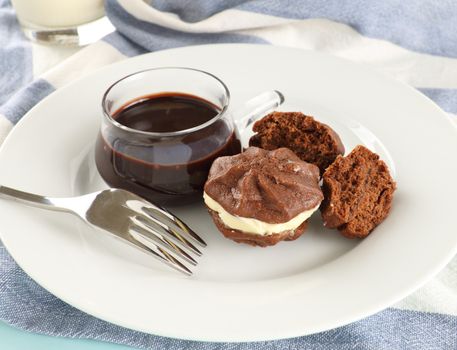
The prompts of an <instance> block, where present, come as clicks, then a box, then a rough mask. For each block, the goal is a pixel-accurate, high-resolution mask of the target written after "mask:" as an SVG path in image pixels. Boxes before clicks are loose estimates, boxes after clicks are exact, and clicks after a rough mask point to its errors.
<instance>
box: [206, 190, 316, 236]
mask: <svg viewBox="0 0 457 350" xmlns="http://www.w3.org/2000/svg"><path fill="white" fill-rule="evenodd" d="M203 199H204V201H205V204H206V205H207V206H208V208H210V209H211V210H214V211H215V212H217V213H218V214H219V217H220V218H221V220H222V222H223V223H224V224H225V226H227V227H230V228H231V229H234V230H239V231H243V232H246V233H252V234H256V235H261V236H268V235H272V234H274V233H279V232H283V231H290V230H295V229H296V228H297V227H298V226H300V225H301V224H302V223H303V222H304V221H306V220H307V219H308V218H309V217H310V216H311V215H312V214H313V213H314V212H315V211H316V210H317V209H318V208H319V205H317V206H316V207H314V208H312V209H309V210H305V211H304V212H302V213H300V214H298V215H297V216H295V217H294V218H292V219H291V220H289V221H287V222H283V223H280V224H269V223H268V222H263V221H260V220H257V219H252V218H244V217H241V216H235V215H232V214H230V213H228V212H227V211H226V210H225V209H224V208H223V207H222V206H221V205H220V204H219V203H218V202H216V201H215V200H214V199H212V198H211V197H210V196H208V195H207V194H206V192H203Z"/></svg>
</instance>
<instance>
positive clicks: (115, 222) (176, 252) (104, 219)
mask: <svg viewBox="0 0 457 350" xmlns="http://www.w3.org/2000/svg"><path fill="white" fill-rule="evenodd" d="M0 197H3V198H7V199H12V200H16V201H18V202H21V203H24V204H27V205H31V206H35V207H39V208H43V209H48V210H54V211H63V212H67V213H71V214H75V215H77V216H78V217H79V218H81V219H82V220H84V221H85V222H86V223H88V224H89V225H91V226H94V227H96V228H99V229H102V230H105V231H108V232H109V233H111V234H113V235H114V236H115V237H118V238H121V239H122V240H123V241H125V242H127V243H129V244H130V245H132V246H134V247H136V248H139V249H140V250H142V251H143V252H146V253H148V254H149V255H152V256H153V257H155V258H157V259H158V260H160V261H161V262H163V263H165V264H167V265H168V266H170V267H172V268H174V269H176V270H178V271H180V272H182V273H184V274H186V275H188V276H190V275H192V272H191V270H190V269H189V268H188V267H187V266H186V265H185V263H184V262H187V263H189V264H191V265H193V266H195V265H197V261H196V260H195V259H194V257H193V256H201V254H202V253H201V251H200V250H199V249H198V248H197V247H196V245H199V246H200V247H205V246H206V243H205V242H204V241H203V239H201V238H200V237H199V236H198V235H197V234H196V233H195V232H194V231H193V230H192V229H191V228H190V227H189V226H187V225H186V224H185V223H184V222H183V221H182V220H180V219H179V218H178V217H176V216H175V215H173V214H171V213H170V212H169V211H168V210H166V209H164V208H161V207H159V206H157V205H154V204H152V203H150V202H148V201H146V200H144V199H142V198H141V197H139V196H137V195H135V194H133V193H131V192H128V191H125V190H121V189H107V190H104V191H99V192H94V193H89V194H86V195H83V196H79V197H71V198H51V197H44V196H40V195H37V194H32V193H27V192H23V191H19V190H16V189H13V188H10V187H6V186H0ZM179 259H181V260H182V261H183V262H182V261H180V260H179Z"/></svg>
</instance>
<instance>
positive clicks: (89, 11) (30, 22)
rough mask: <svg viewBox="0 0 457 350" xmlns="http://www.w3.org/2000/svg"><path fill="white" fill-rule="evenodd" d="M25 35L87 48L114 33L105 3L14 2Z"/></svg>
mask: <svg viewBox="0 0 457 350" xmlns="http://www.w3.org/2000/svg"><path fill="white" fill-rule="evenodd" d="M12 4H13V7H14V9H15V10H16V15H17V18H18V20H19V23H20V25H21V27H22V29H23V31H24V33H25V35H26V36H27V37H28V38H29V39H30V40H33V41H37V42H41V43H50V44H61V45H79V46H82V45H87V44H90V43H92V42H95V41H97V40H98V39H100V38H102V37H103V36H105V35H106V34H109V33H110V32H112V31H113V30H114V27H113V25H112V24H111V23H110V21H109V20H108V18H106V17H105V16H104V15H105V10H104V6H103V0H12Z"/></svg>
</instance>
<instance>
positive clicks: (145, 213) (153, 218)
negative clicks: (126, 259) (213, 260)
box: [128, 202, 206, 275]
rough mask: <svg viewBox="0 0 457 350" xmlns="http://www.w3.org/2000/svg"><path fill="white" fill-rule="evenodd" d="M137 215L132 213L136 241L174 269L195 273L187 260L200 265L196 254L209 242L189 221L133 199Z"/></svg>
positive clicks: (131, 228) (131, 205)
mask: <svg viewBox="0 0 457 350" xmlns="http://www.w3.org/2000/svg"><path fill="white" fill-rule="evenodd" d="M128 205H129V207H132V209H134V210H135V212H136V215H134V216H133V217H131V218H130V219H131V223H130V227H129V228H130V234H131V237H132V238H133V239H134V240H135V242H131V243H134V244H135V245H137V247H139V248H141V249H142V250H146V251H147V252H148V253H150V254H152V255H153V256H154V257H156V258H158V259H159V260H161V261H162V262H164V263H166V264H167V265H169V266H171V267H173V268H174V269H176V270H178V271H180V272H182V273H184V274H186V275H192V271H191V270H190V269H189V268H188V267H187V266H186V265H185V263H188V264H191V265H192V266H195V265H197V261H196V260H195V258H194V257H193V255H194V256H195V257H199V256H201V255H202V253H201V251H200V249H198V248H197V247H196V245H198V246H200V247H205V246H206V243H205V242H204V241H203V239H202V238H201V237H200V236H198V235H197V234H196V233H195V232H194V231H193V230H192V229H191V228H190V227H189V226H188V225H187V224H185V223H184V222H183V221H182V220H181V219H179V218H177V217H176V216H175V215H173V214H172V213H171V212H169V211H168V210H165V209H163V208H160V207H158V206H155V205H154V204H151V203H146V202H142V203H138V202H137V203H132V202H130V203H129V204H128Z"/></svg>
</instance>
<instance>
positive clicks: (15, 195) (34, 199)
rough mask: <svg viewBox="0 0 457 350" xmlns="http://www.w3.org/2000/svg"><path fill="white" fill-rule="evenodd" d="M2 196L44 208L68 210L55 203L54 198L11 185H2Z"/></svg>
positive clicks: (0, 195) (0, 192) (0, 194)
mask: <svg viewBox="0 0 457 350" xmlns="http://www.w3.org/2000/svg"><path fill="white" fill-rule="evenodd" d="M0 197H1V198H6V199H10V200H14V201H17V202H20V203H23V204H26V205H29V206H33V207H38V208H42V209H48V210H55V211H68V209H66V208H62V207H59V206H56V205H55V203H53V200H52V198H48V197H44V196H40V195H38V194H34V193H29V192H24V191H19V190H16V189H14V188H11V187H6V186H0Z"/></svg>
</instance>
